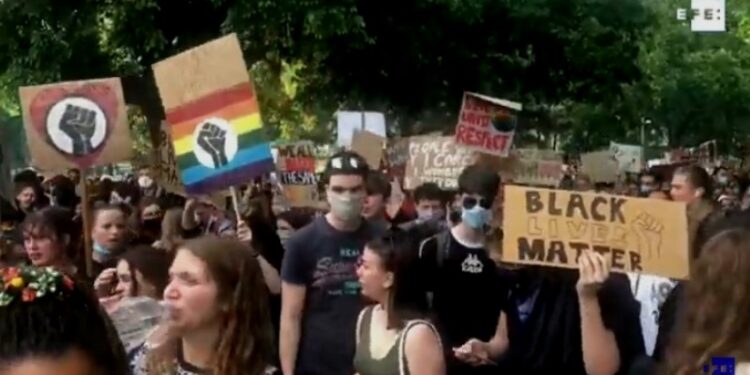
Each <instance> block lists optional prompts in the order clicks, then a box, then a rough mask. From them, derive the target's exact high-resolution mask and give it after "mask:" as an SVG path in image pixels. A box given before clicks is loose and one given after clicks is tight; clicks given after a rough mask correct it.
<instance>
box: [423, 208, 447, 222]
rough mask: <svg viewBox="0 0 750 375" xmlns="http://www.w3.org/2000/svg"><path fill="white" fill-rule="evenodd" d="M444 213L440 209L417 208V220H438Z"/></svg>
mask: <svg viewBox="0 0 750 375" xmlns="http://www.w3.org/2000/svg"><path fill="white" fill-rule="evenodd" d="M443 216H444V214H443V213H442V212H440V211H436V210H432V209H428V210H417V221H420V222H427V221H437V220H440V219H441V218H442V217H443Z"/></svg>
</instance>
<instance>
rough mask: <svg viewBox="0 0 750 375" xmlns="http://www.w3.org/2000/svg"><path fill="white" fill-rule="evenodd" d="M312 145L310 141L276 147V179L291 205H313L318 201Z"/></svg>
mask: <svg viewBox="0 0 750 375" xmlns="http://www.w3.org/2000/svg"><path fill="white" fill-rule="evenodd" d="M314 147H315V146H314V145H313V144H312V142H299V143H294V144H289V145H283V146H279V147H278V150H279V154H278V163H277V166H278V173H279V174H278V180H279V183H280V184H281V186H282V187H283V192H284V196H285V197H286V200H287V203H288V204H289V205H291V206H293V207H314V205H315V204H316V203H317V201H318V180H317V177H316V176H315V150H314Z"/></svg>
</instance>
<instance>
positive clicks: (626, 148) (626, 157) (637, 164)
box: [609, 142, 643, 173]
mask: <svg viewBox="0 0 750 375" xmlns="http://www.w3.org/2000/svg"><path fill="white" fill-rule="evenodd" d="M609 151H610V152H611V153H612V155H614V157H615V160H617V165H618V170H619V171H620V172H628V173H640V172H641V170H642V169H643V147H641V146H634V145H624V144H620V143H615V142H610V144H609Z"/></svg>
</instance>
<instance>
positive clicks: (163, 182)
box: [155, 121, 185, 196]
mask: <svg viewBox="0 0 750 375" xmlns="http://www.w3.org/2000/svg"><path fill="white" fill-rule="evenodd" d="M155 151H156V157H157V158H158V160H157V164H156V169H157V175H158V176H159V185H160V186H161V187H163V188H164V190H166V191H168V192H170V193H172V194H178V195H183V196H184V195H185V186H183V185H182V180H180V172H179V170H178V169H177V159H176V158H175V155H174V146H173V144H172V137H171V136H170V135H169V124H167V123H166V122H165V121H162V123H161V127H160V128H159V144H158V145H157V146H156V147H155Z"/></svg>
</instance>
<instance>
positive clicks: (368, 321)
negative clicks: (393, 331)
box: [354, 306, 439, 375]
mask: <svg viewBox="0 0 750 375" xmlns="http://www.w3.org/2000/svg"><path fill="white" fill-rule="evenodd" d="M373 311H374V306H370V307H367V308H365V309H364V310H363V311H362V318H361V319H360V320H359V324H358V326H357V335H358V339H359V342H358V344H357V350H356V352H355V354H354V368H355V369H356V371H357V373H358V374H359V375H409V366H408V363H407V361H406V335H407V334H408V333H409V330H410V329H411V328H412V327H415V326H417V325H419V324H425V325H427V326H428V327H430V329H431V330H432V331H433V332H435V335H437V331H436V330H435V327H434V326H433V325H432V324H430V323H429V322H427V321H424V320H412V321H410V322H408V323H407V324H406V326H405V327H404V328H403V329H402V330H401V332H399V334H398V337H397V338H396V343H395V344H394V345H393V346H391V348H390V349H388V353H387V354H386V355H385V356H384V357H383V358H373V356H372V353H371V352H370V340H371V336H370V330H371V327H372V314H373ZM438 337H439V336H438Z"/></svg>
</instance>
